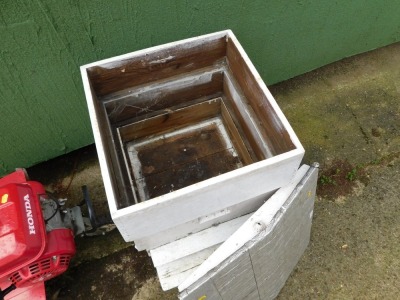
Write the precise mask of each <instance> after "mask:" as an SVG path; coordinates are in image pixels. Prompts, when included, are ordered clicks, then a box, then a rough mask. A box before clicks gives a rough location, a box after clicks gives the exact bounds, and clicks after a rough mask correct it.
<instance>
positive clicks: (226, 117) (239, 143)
mask: <svg viewBox="0 0 400 300" xmlns="http://www.w3.org/2000/svg"><path fill="white" fill-rule="evenodd" d="M221 116H222V120H223V122H224V125H225V129H226V130H227V131H228V134H229V136H230V138H231V141H232V143H233V145H234V147H235V149H236V150H237V152H238V154H239V156H240V159H241V161H243V164H244V165H249V164H251V163H253V162H254V161H253V159H252V158H251V156H250V153H249V151H248V149H247V147H246V145H245V144H244V141H243V139H242V137H241V136H240V134H239V131H238V130H237V128H236V126H235V123H234V122H233V120H232V117H231V114H230V113H229V111H228V109H227V108H226V105H225V103H224V101H221Z"/></svg>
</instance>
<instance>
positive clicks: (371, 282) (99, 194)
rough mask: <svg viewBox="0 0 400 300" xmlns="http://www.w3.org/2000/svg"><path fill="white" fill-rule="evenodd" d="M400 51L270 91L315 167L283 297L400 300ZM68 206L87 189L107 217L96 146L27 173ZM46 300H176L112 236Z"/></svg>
mask: <svg viewBox="0 0 400 300" xmlns="http://www.w3.org/2000/svg"><path fill="white" fill-rule="evenodd" d="M399 66H400V43H398V44H394V45H391V46H388V47H385V48H381V49H378V50H375V51H372V52H369V53H365V54H362V55H358V56H355V57H351V58H347V59H344V60H342V61H340V62H337V63H334V64H331V65H328V66H325V67H323V68H320V69H318V70H315V71H313V72H310V73H308V74H304V75H302V76H299V77H297V78H294V79H291V80H288V81H286V82H282V83H279V84H277V85H274V86H271V87H270V90H271V92H272V94H273V95H274V96H275V98H276V100H277V102H278V104H279V105H280V106H281V108H282V110H283V111H284V113H285V115H286V117H287V118H288V120H289V122H290V123H291V124H292V126H293V128H294V130H295V132H296V133H297V135H298V136H299V138H300V140H301V142H302V143H303V145H304V147H305V149H306V155H305V159H304V162H305V163H312V162H314V161H317V162H319V163H320V164H321V171H320V178H319V182H318V183H319V186H318V197H317V199H316V203H315V210H314V219H313V227H312V234H311V242H310V245H309V247H308V249H307V250H306V252H305V254H304V255H303V257H302V259H301V260H300V262H299V264H298V265H297V267H296V268H295V270H294V272H293V273H292V275H291V276H290V278H289V279H288V281H287V283H286V285H285V287H284V288H283V289H282V291H281V293H280V295H279V297H278V298H279V299H398V298H399V295H400V285H399V279H400V242H399V241H400V201H398V199H399V195H400V185H399V182H400V158H399V157H400V135H399V130H400V67H399ZM28 172H29V174H30V176H31V178H32V179H35V180H39V181H41V182H43V183H45V184H46V186H47V188H48V189H49V190H51V191H54V192H55V193H57V194H58V195H60V196H62V197H68V198H69V199H70V200H69V201H70V205H73V204H74V203H78V202H79V201H80V200H81V199H82V196H81V191H80V186H81V185H82V184H86V185H88V186H89V189H90V192H91V196H92V198H93V199H95V209H97V211H98V212H99V213H102V212H106V211H107V204H106V200H105V199H106V198H105V194H104V188H103V185H102V179H101V175H100V170H99V166H98V161H97V156H96V152H95V148H94V146H90V147H87V148H84V149H81V150H78V151H75V152H73V153H71V154H68V155H66V156H64V157H60V158H57V159H55V160H52V161H49V162H46V163H43V164H40V165H38V166H35V167H33V168H30V169H29V170H28ZM77 248H78V253H77V255H76V257H75V258H74V260H73V261H72V265H71V267H70V269H69V270H68V272H67V273H65V274H64V275H62V276H60V277H58V278H55V279H53V280H50V281H49V282H48V283H47V294H48V298H49V299H129V300H131V299H136V300H144V299H176V291H172V292H169V293H163V292H162V291H161V289H160V287H159V283H158V280H157V277H156V274H155V271H154V269H153V268H152V265H151V261H150V259H149V258H148V257H147V254H146V253H145V252H139V253H138V252H137V251H135V249H134V247H133V245H130V244H127V243H125V242H124V241H123V240H122V238H121V237H120V235H119V233H118V231H117V230H114V231H112V232H111V233H109V234H108V235H107V236H104V237H95V238H84V239H82V238H78V239H77Z"/></svg>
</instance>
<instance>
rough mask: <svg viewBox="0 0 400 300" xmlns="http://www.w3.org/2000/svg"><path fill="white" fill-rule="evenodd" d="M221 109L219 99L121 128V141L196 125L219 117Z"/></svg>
mask: <svg viewBox="0 0 400 300" xmlns="http://www.w3.org/2000/svg"><path fill="white" fill-rule="evenodd" d="M220 107H221V98H217V99H213V100H209V101H206V102H202V103H199V104H195V105H192V106H189V107H184V108H181V109H178V110H176V111H170V112H167V113H162V114H160V115H157V116H155V117H152V118H148V119H145V120H142V121H139V122H136V123H133V124H130V125H126V126H123V127H120V128H119V133H120V136H121V140H122V142H128V141H132V140H136V139H139V138H142V137H148V136H150V135H153V134H161V133H163V132H168V131H171V130H177V129H179V128H182V127H186V126H188V125H190V124H195V123H198V122H200V121H203V120H205V119H208V118H211V117H214V116H216V115H218V114H219V112H220Z"/></svg>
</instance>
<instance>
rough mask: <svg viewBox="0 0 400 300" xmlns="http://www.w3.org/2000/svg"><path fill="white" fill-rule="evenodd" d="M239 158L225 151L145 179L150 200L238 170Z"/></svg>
mask: <svg viewBox="0 0 400 300" xmlns="http://www.w3.org/2000/svg"><path fill="white" fill-rule="evenodd" d="M239 166H240V161H239V158H238V157H237V156H236V157H234V156H232V155H231V153H230V152H229V151H228V150H223V151H221V152H217V153H214V154H211V155H208V156H204V157H200V158H198V159H196V160H193V161H190V162H188V163H186V164H184V165H179V166H176V167H172V168H170V169H168V170H166V171H164V172H161V173H157V174H154V175H150V176H147V177H145V178H144V180H145V182H146V187H147V192H148V196H149V198H150V199H151V198H154V197H157V196H161V195H164V194H167V193H169V192H171V191H175V190H179V189H181V188H184V187H186V186H189V185H192V184H195V183H198V182H200V181H204V180H206V179H209V178H212V177H215V176H218V175H220V174H223V173H226V172H229V171H232V170H235V169H237V168H238V167H239Z"/></svg>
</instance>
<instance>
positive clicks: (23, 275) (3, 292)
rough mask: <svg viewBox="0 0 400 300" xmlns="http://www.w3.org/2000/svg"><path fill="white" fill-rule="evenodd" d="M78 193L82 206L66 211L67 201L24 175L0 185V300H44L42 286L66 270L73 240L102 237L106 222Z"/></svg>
mask: <svg viewBox="0 0 400 300" xmlns="http://www.w3.org/2000/svg"><path fill="white" fill-rule="evenodd" d="M82 190H83V194H84V199H83V200H82V202H81V203H80V205H78V206H75V207H72V208H65V207H64V204H65V199H53V197H51V196H49V195H50V194H49V193H46V191H45V189H44V187H43V185H42V184H41V183H39V182H36V181H30V180H29V179H28V177H27V175H26V172H25V170H23V169H18V170H17V171H15V172H14V173H11V174H10V175H7V176H5V177H3V178H1V179H0V300H9V299H13V300H18V299H30V300H33V299H46V296H45V289H44V281H46V280H48V279H50V278H53V277H55V276H57V275H59V274H61V273H63V272H64V271H66V270H67V268H68V265H69V263H70V260H71V258H72V256H73V255H74V254H75V252H76V250H75V241H74V236H77V235H97V234H100V233H101V232H102V230H101V227H102V226H103V225H105V224H110V223H112V221H111V218H110V217H109V216H104V217H103V218H102V219H101V220H99V218H96V216H95V214H94V210H93V207H92V204H91V201H90V198H89V194H88V190H87V188H86V186H84V187H82ZM84 204H86V205H87V210H88V218H85V217H83V216H82V212H81V206H82V205H84Z"/></svg>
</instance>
